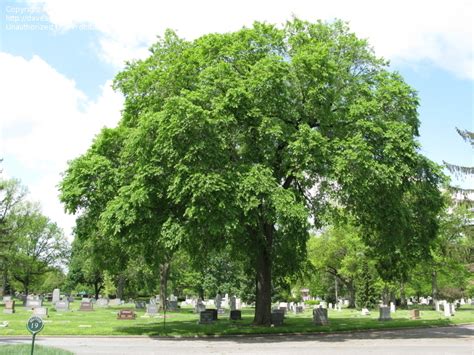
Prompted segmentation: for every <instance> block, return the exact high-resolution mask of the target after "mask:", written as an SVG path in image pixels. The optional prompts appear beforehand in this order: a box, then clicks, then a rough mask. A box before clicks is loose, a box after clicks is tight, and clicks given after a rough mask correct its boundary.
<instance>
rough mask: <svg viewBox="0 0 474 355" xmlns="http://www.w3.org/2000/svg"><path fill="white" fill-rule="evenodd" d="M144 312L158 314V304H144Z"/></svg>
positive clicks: (151, 314) (150, 314) (152, 314)
mask: <svg viewBox="0 0 474 355" xmlns="http://www.w3.org/2000/svg"><path fill="white" fill-rule="evenodd" d="M146 314H147V315H149V316H155V315H157V314H158V306H157V305H156V304H147V305H146Z"/></svg>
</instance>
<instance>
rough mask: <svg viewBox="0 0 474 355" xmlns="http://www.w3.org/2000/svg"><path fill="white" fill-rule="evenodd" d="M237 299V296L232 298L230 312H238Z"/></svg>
mask: <svg viewBox="0 0 474 355" xmlns="http://www.w3.org/2000/svg"><path fill="white" fill-rule="evenodd" d="M236 301H237V299H236V298H235V296H230V310H231V311H235V310H237V304H236Z"/></svg>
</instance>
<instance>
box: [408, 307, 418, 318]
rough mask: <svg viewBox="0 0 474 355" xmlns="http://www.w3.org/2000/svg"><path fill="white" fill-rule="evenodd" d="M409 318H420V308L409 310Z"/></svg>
mask: <svg viewBox="0 0 474 355" xmlns="http://www.w3.org/2000/svg"><path fill="white" fill-rule="evenodd" d="M410 319H420V310H419V309H412V310H411V312H410Z"/></svg>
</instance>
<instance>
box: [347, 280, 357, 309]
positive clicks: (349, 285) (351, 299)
mask: <svg viewBox="0 0 474 355" xmlns="http://www.w3.org/2000/svg"><path fill="white" fill-rule="evenodd" d="M347 290H348V291H349V308H356V304H355V298H356V297H355V293H356V290H355V287H354V281H351V282H350V283H347Z"/></svg>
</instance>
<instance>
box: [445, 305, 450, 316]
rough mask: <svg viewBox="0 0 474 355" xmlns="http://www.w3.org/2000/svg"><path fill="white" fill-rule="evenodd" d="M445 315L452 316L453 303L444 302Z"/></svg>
mask: <svg viewBox="0 0 474 355" xmlns="http://www.w3.org/2000/svg"><path fill="white" fill-rule="evenodd" d="M444 316H445V317H451V305H450V304H449V303H445V304H444Z"/></svg>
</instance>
